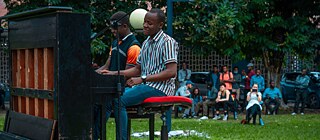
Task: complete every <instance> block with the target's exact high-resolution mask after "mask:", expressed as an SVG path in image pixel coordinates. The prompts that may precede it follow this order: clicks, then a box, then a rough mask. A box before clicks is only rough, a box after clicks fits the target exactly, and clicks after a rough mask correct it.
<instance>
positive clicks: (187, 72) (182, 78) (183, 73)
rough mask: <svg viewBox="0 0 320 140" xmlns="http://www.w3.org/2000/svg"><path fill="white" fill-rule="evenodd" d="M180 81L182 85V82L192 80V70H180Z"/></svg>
mask: <svg viewBox="0 0 320 140" xmlns="http://www.w3.org/2000/svg"><path fill="white" fill-rule="evenodd" d="M178 74H179V75H178V80H179V82H180V83H181V82H185V81H186V80H189V79H190V76H191V70H189V69H186V70H184V69H181V70H179V72H178Z"/></svg>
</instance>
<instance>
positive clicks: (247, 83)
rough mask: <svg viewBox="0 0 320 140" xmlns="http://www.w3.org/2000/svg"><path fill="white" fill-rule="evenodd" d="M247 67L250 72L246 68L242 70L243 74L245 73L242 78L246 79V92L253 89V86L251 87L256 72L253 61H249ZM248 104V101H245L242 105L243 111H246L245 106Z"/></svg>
mask: <svg viewBox="0 0 320 140" xmlns="http://www.w3.org/2000/svg"><path fill="white" fill-rule="evenodd" d="M247 67H248V73H246V72H245V71H244V70H243V71H242V75H243V77H242V79H243V80H244V93H248V92H250V89H251V87H250V81H251V77H252V76H253V75H255V74H256V73H255V72H254V70H253V64H252V63H249V64H248V65H247ZM246 104H247V103H246V101H244V102H243V104H242V105H241V111H242V112H243V111H244V109H245V108H244V107H245V106H246Z"/></svg>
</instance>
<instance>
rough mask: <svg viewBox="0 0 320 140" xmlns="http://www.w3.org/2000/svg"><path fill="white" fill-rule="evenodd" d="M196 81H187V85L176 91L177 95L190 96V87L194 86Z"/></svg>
mask: <svg viewBox="0 0 320 140" xmlns="http://www.w3.org/2000/svg"><path fill="white" fill-rule="evenodd" d="M193 85H194V83H193V82H191V81H187V82H186V84H185V85H183V86H181V87H179V89H178V90H177V92H176V94H175V95H176V96H184V97H188V96H189V95H190V91H189V89H191V88H192V87H193Z"/></svg>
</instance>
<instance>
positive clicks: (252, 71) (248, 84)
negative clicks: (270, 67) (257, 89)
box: [244, 63, 256, 93]
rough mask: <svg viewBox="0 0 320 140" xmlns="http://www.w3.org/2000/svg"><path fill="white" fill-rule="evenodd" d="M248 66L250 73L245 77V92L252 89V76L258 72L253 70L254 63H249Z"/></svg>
mask: <svg viewBox="0 0 320 140" xmlns="http://www.w3.org/2000/svg"><path fill="white" fill-rule="evenodd" d="M247 67H248V71H249V72H248V74H246V75H244V76H245V77H244V80H245V87H244V89H245V93H247V92H246V91H250V89H251V87H250V80H251V77H252V76H253V75H255V74H256V73H255V72H254V70H253V64H252V63H249V64H248V65H247Z"/></svg>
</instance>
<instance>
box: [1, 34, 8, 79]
mask: <svg viewBox="0 0 320 140" xmlns="http://www.w3.org/2000/svg"><path fill="white" fill-rule="evenodd" d="M7 42H8V38H7V32H4V33H2V34H1V37H0V83H7V82H9V51H8V43H7Z"/></svg>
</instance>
